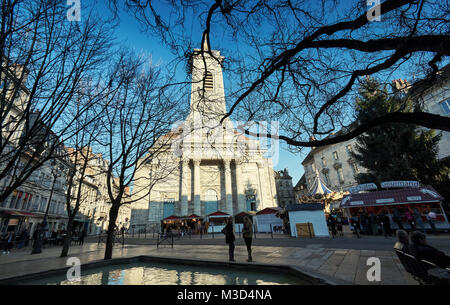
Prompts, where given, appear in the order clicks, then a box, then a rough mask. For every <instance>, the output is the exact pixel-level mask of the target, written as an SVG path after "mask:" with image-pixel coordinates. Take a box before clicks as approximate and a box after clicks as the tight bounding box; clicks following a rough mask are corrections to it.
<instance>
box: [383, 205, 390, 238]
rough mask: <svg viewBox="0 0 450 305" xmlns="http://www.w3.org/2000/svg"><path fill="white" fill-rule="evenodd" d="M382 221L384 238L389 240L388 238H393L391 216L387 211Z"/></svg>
mask: <svg viewBox="0 0 450 305" xmlns="http://www.w3.org/2000/svg"><path fill="white" fill-rule="evenodd" d="M382 221H383V222H382V224H383V232H384V237H385V238H388V236H391V220H390V219H389V215H388V213H387V212H386V211H385V212H384V215H383V219H382Z"/></svg>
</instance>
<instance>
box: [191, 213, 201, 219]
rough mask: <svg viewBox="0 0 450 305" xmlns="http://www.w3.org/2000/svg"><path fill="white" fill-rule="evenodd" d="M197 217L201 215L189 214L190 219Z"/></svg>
mask: <svg viewBox="0 0 450 305" xmlns="http://www.w3.org/2000/svg"><path fill="white" fill-rule="evenodd" d="M195 218H200V216H198V215H196V214H192V215H189V216H188V219H195Z"/></svg>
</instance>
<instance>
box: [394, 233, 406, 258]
mask: <svg viewBox="0 0 450 305" xmlns="http://www.w3.org/2000/svg"><path fill="white" fill-rule="evenodd" d="M396 235H397V242H396V243H395V245H394V249H396V250H400V251H403V252H405V253H409V235H408V233H407V232H406V231H405V230H397V232H396Z"/></svg>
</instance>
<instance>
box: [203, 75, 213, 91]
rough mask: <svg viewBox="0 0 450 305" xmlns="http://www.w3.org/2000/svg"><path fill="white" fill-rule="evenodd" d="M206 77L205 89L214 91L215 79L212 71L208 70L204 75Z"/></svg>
mask: <svg viewBox="0 0 450 305" xmlns="http://www.w3.org/2000/svg"><path fill="white" fill-rule="evenodd" d="M204 79H205V90H208V91H212V90H214V79H213V75H212V73H211V72H206V74H205V75H204Z"/></svg>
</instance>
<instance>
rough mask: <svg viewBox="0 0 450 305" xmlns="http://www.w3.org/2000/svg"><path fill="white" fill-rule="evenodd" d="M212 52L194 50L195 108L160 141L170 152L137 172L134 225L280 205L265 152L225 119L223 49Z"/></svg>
mask: <svg viewBox="0 0 450 305" xmlns="http://www.w3.org/2000/svg"><path fill="white" fill-rule="evenodd" d="M204 50H205V51H207V49H206V47H205V48H204ZM211 54H212V56H211ZM211 54H209V53H207V52H202V51H201V50H199V49H195V50H194V53H193V55H192V66H191V71H192V88H191V98H190V109H191V111H190V113H189V115H188V117H187V118H186V120H185V121H184V123H183V124H181V125H180V126H179V128H178V129H177V130H175V131H174V132H172V133H170V134H168V135H166V136H165V137H163V138H162V139H161V141H163V142H164V141H165V142H164V144H163V145H167V147H168V148H167V150H166V151H165V153H164V154H160V156H159V157H158V158H152V159H151V160H149V161H144V160H142V162H146V164H143V166H140V167H139V168H140V169H139V171H138V172H137V173H136V179H135V180H136V182H135V184H134V189H133V196H135V197H136V198H139V200H137V202H136V203H134V204H133V207H132V209H133V211H132V217H131V220H132V223H131V224H132V226H134V227H147V228H148V227H152V226H153V227H156V228H159V227H160V223H161V220H162V219H164V218H166V217H168V216H171V215H176V216H188V215H191V214H195V215H197V216H200V217H203V218H205V217H206V216H207V215H209V214H211V213H213V212H216V211H221V212H225V213H227V214H229V215H235V214H238V213H239V212H242V211H249V210H253V211H258V210H262V209H264V208H266V207H274V206H276V199H277V193H276V186H275V179H274V172H273V170H272V161H271V159H270V158H266V157H265V156H264V154H265V153H266V150H265V149H263V148H262V147H261V145H260V143H259V142H258V141H255V140H252V139H249V138H247V137H245V136H243V135H242V134H240V133H239V132H238V131H237V130H236V129H235V128H234V126H233V122H232V121H231V120H230V119H228V118H227V119H225V120H224V121H223V123H220V119H221V118H222V117H223V115H224V114H225V113H226V104H225V91H224V84H223V75H222V61H223V59H224V58H223V57H222V56H221V55H220V52H219V51H214V50H212V51H211ZM164 172H166V173H167V174H163V173H164ZM157 177H158V178H157ZM155 181H156V182H155ZM149 188H151V190H150V192H149V194H148V196H146V197H145V198H142V197H143V196H144V195H142V194H146V191H148V189H149ZM138 190H143V191H142V192H139V191H138Z"/></svg>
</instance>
